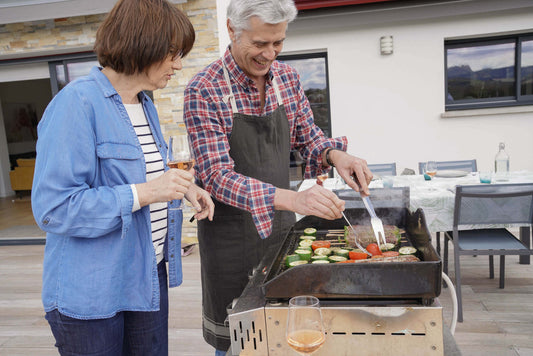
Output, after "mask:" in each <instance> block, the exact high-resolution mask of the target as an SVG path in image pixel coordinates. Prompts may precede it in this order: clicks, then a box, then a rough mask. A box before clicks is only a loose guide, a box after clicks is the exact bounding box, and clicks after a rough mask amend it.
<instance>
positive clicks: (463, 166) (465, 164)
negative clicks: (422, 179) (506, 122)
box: [418, 159, 477, 255]
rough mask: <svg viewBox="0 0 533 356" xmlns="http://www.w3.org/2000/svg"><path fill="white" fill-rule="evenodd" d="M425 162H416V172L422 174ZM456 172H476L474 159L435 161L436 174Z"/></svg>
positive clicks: (438, 248)
mask: <svg viewBox="0 0 533 356" xmlns="http://www.w3.org/2000/svg"><path fill="white" fill-rule="evenodd" d="M425 167H426V162H418V172H419V173H420V174H424V170H425ZM446 169H448V170H458V171H465V172H477V161H476V160H475V159H469V160H463V161H437V172H438V171H439V170H446ZM435 235H436V239H435V240H436V242H437V253H438V254H439V255H440V232H439V231H437V232H436V233H435Z"/></svg>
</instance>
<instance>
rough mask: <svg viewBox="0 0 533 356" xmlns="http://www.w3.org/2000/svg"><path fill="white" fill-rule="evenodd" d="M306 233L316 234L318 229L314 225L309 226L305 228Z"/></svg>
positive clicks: (309, 234)
mask: <svg viewBox="0 0 533 356" xmlns="http://www.w3.org/2000/svg"><path fill="white" fill-rule="evenodd" d="M304 235H307V236H316V229H315V228H314V227H308V228H306V229H304Z"/></svg>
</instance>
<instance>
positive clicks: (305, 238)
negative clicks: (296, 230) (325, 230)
mask: <svg viewBox="0 0 533 356" xmlns="http://www.w3.org/2000/svg"><path fill="white" fill-rule="evenodd" d="M301 240H311V241H314V240H316V236H315V235H300V241H301Z"/></svg>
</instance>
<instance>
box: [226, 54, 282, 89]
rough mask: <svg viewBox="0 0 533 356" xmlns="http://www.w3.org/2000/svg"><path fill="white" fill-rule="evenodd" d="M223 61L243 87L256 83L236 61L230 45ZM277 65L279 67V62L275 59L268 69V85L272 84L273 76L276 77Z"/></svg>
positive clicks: (231, 74)
mask: <svg viewBox="0 0 533 356" xmlns="http://www.w3.org/2000/svg"><path fill="white" fill-rule="evenodd" d="M222 61H223V62H224V65H225V66H226V68H227V69H228V72H229V74H230V76H232V77H233V78H234V79H235V80H236V82H237V83H239V85H241V86H242V87H243V88H247V87H249V86H253V85H254V84H253V81H252V80H251V79H250V78H248V76H247V75H246V74H245V73H244V72H243V70H242V69H241V67H239V65H238V64H237V62H235V59H234V58H233V55H232V54H231V51H230V46H228V48H226V52H224V56H223V57H222ZM276 67H277V63H276V61H274V63H272V66H271V67H270V70H269V71H268V74H267V81H266V85H267V86H270V85H272V78H273V77H274V73H273V72H274V71H275V68H276Z"/></svg>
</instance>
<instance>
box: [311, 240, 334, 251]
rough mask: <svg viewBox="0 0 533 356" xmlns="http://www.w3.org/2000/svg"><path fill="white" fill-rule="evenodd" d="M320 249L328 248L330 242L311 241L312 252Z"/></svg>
mask: <svg viewBox="0 0 533 356" xmlns="http://www.w3.org/2000/svg"><path fill="white" fill-rule="evenodd" d="M320 247H326V248H330V247H331V242H329V241H321V240H317V241H313V243H312V244H311V248H312V249H313V251H314V250H316V249H317V248H320Z"/></svg>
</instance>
